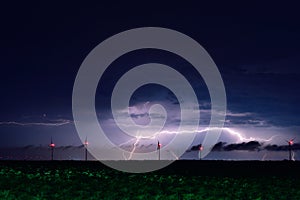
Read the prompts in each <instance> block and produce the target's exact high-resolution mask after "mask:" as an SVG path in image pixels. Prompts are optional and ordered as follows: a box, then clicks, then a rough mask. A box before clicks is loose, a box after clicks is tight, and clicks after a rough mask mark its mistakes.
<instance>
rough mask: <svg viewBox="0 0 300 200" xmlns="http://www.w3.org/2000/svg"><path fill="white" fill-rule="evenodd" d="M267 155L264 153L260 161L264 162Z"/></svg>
mask: <svg viewBox="0 0 300 200" xmlns="http://www.w3.org/2000/svg"><path fill="white" fill-rule="evenodd" d="M267 155H268V154H267V153H265V154H264V156H263V157H262V158H261V160H262V161H264V160H265V158H266V157H267Z"/></svg>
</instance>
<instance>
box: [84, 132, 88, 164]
mask: <svg viewBox="0 0 300 200" xmlns="http://www.w3.org/2000/svg"><path fill="white" fill-rule="evenodd" d="M88 144H89V142H88V140H87V137H85V141H84V147H85V161H87V146H88Z"/></svg>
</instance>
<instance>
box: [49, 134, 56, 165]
mask: <svg viewBox="0 0 300 200" xmlns="http://www.w3.org/2000/svg"><path fill="white" fill-rule="evenodd" d="M49 147H50V148H51V160H53V152H54V147H55V144H54V143H53V141H52V137H51V142H50V144H49Z"/></svg>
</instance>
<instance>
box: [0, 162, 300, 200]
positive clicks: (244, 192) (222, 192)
mask: <svg viewBox="0 0 300 200" xmlns="http://www.w3.org/2000/svg"><path fill="white" fill-rule="evenodd" d="M118 162H121V163H120V164H128V162H159V161H118ZM122 162H124V163H122ZM299 169H300V163H299V162H287V161H272V162H267V161H263V162H262V161H261V162H259V161H192V160H189V161H188V160H186V161H185V160H180V161H176V162H174V163H172V164H171V165H170V166H168V167H166V168H164V169H162V170H159V171H155V172H150V173H140V174H130V173H125V172H119V171H116V170H113V169H110V168H108V167H106V166H104V165H103V164H101V163H100V162H97V161H91V162H82V161H53V162H51V161H0V176H1V178H0V199H53V198H55V199H300V179H299V178H300V177H299V176H300V175H299V174H300V173H297V172H298V171H299Z"/></svg>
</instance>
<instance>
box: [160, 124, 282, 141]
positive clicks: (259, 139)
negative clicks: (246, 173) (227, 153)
mask: <svg viewBox="0 0 300 200" xmlns="http://www.w3.org/2000/svg"><path fill="white" fill-rule="evenodd" d="M220 129H221V130H225V131H227V132H228V133H229V134H230V135H233V136H235V137H237V138H238V139H239V141H251V140H258V141H263V142H270V141H272V140H273V139H274V138H275V137H278V136H280V135H278V134H277V135H273V136H271V137H270V138H267V139H265V138H259V137H249V138H246V137H244V136H243V135H242V134H241V133H240V132H238V131H235V130H233V129H231V128H217V127H210V128H205V129H199V130H196V131H181V132H179V131H168V130H164V131H161V132H160V134H186V133H195V132H197V133H204V132H207V131H209V130H220Z"/></svg>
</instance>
